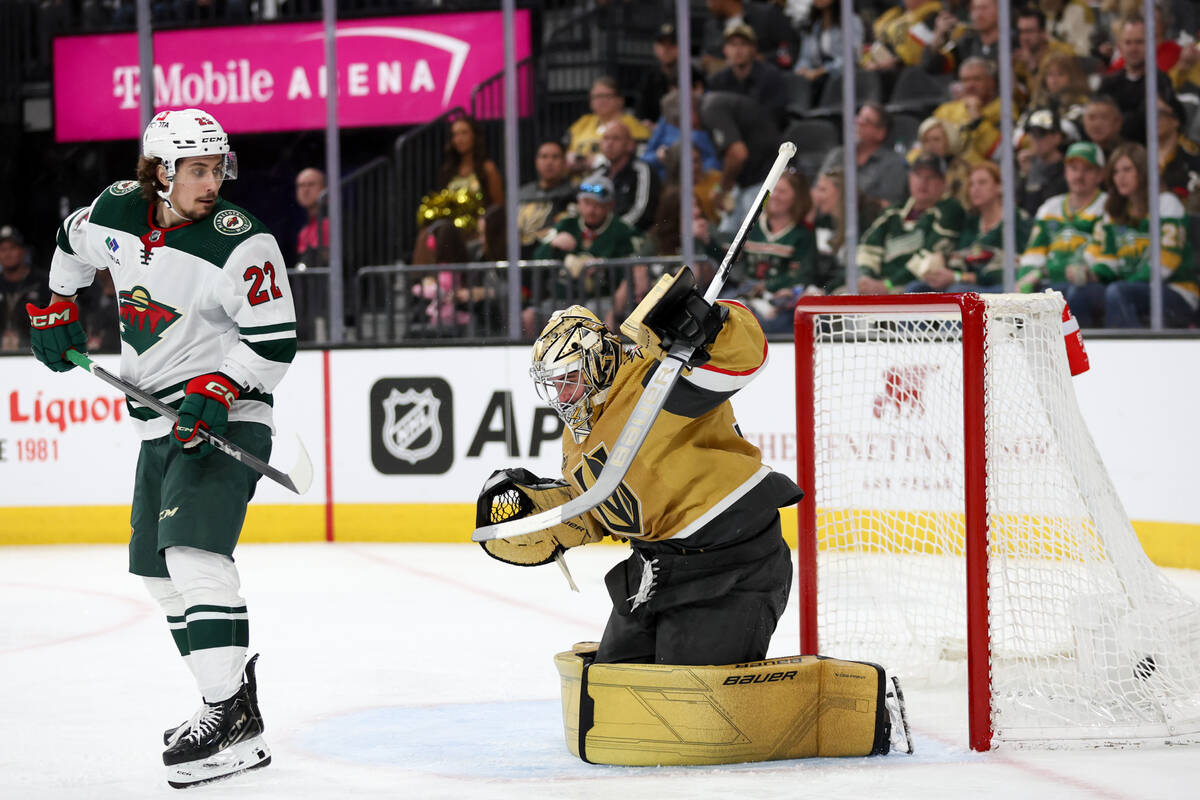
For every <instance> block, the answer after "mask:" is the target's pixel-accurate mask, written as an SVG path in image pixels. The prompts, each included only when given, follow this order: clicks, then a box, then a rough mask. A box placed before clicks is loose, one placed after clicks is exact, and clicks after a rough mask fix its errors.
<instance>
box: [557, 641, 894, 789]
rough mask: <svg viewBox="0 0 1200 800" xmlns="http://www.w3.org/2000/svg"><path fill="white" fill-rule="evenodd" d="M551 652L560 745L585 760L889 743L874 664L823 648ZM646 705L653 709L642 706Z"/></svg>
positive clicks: (779, 754) (724, 756) (692, 758)
mask: <svg viewBox="0 0 1200 800" xmlns="http://www.w3.org/2000/svg"><path fill="white" fill-rule="evenodd" d="M594 656H595V653H594V651H590V650H589V649H587V648H583V647H580V646H576V648H574V649H573V650H571V651H569V652H564V653H559V654H558V655H556V656H555V657H554V662H555V666H556V667H557V668H558V673H559V677H560V681H561V689H562V703H563V725H564V734H565V737H566V743H567V749H568V750H570V751H571V753H573V754H574V755H576V756H578V757H579V758H581V759H583V760H584V761H587V762H588V763H592V764H620V765H626V766H655V765H689V764H730V763H739V762H754V761H772V760H777V759H787V758H814V757H831V756H866V755H882V754H885V753H887V752H889V751H890V750H891V749H892V745H891V742H892V738H891V733H892V721H891V717H890V716H889V713H888V708H887V703H886V700H885V695H886V693H887V691H888V690H889V689H891V688H892V684H891V683H890V682H889V681H888V680H887V676H886V675H885V673H884V670H883V668H882V667H880V666H878V665H875V664H868V663H863V662H858V661H842V660H839V659H833V658H825V657H823V656H791V657H788V658H774V659H768V660H766V661H756V662H753V663H749V664H734V665H730V666H711V667H710V666H689V667H684V666H673V665H669V664H599V663H594ZM650 709H653V712H651V711H650Z"/></svg>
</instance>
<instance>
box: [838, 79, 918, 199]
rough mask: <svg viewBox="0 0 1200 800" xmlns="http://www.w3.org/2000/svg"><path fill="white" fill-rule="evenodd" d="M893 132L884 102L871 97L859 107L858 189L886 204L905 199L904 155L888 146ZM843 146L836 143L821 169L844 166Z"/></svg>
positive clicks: (905, 170) (855, 126)
mask: <svg viewBox="0 0 1200 800" xmlns="http://www.w3.org/2000/svg"><path fill="white" fill-rule="evenodd" d="M891 133H892V118H891V115H890V114H888V112H887V109H885V108H884V107H883V105H882V104H881V103H876V102H875V101H873V100H869V101H867V102H866V103H863V104H862V105H861V106H859V108H858V114H857V115H855V117H854V135H855V139H856V142H855V155H856V162H857V164H858V170H857V182H858V189H859V191H861V192H862V193H863V194H864V195H866V196H867V197H869V198H871V199H872V200H876V201H879V202H880V203H881V204H882V205H885V206H898V205H900V204H901V203H903V202H904V197H905V174H906V173H907V165H906V164H905V162H904V156H902V155H900V154H899V153H897V152H896V151H895V150H893V149H892V148H890V147H888V146H887V144H886V142H887V140H888V137H889V136H891ZM842 158H843V157H842V148H840V147H835V148H834V149H833V150H831V151H830V152H829V155H828V156H827V157H826V158H825V160H824V161H823V162H822V164H821V172H828V171H829V170H831V169H841V166H842Z"/></svg>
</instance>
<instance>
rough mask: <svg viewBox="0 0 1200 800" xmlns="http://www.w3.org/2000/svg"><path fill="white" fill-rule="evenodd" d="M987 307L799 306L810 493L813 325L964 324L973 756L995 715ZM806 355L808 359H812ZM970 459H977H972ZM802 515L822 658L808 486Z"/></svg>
mask: <svg viewBox="0 0 1200 800" xmlns="http://www.w3.org/2000/svg"><path fill="white" fill-rule="evenodd" d="M985 309H986V307H985V304H984V301H983V299H982V298H981V297H980V296H979V294H977V293H975V292H967V293H963V294H906V295H879V296H861V295H838V296H829V297H805V298H801V300H800V301H799V302H798V303H797V305H796V311H795V336H796V451H797V461H798V464H797V467H798V472H797V477H798V478H799V479H800V481H801V485H802V486H803V485H804V482H805V481H806V480H811V476H813V475H815V473H816V441H815V435H816V430H815V421H814V420H815V412H816V407H815V394H814V392H815V384H814V378H815V370H814V364H813V355H814V352H815V351H814V345H815V337H814V330H815V326H814V324H813V322H814V318H815V317H817V316H820V315H822V314H831V313H856V312H857V313H872V314H903V313H912V312H914V311H917V312H949V313H956V314H959V315H960V318H961V321H962V354H963V376H962V377H963V398H962V399H963V449H964V458H963V463H964V465H965V473H966V474H965V475H964V490H965V505H964V509H963V511H964V515H965V542H964V544H965V549H966V578H967V581H966V583H967V586H966V603H967V608H966V613H967V621H968V624H967V685H968V692H969V708H968V720H969V739H970V747H971V749H972V750H978V751H984V750H989V749H991V743H992V713H991V712H992V707H991V688H990V665H989V654H988V651H989V646H990V641H989V632H988V594H987V579H988V518H987V455H986V453H987V451H986V448H985V444H986V439H985V423H984V403H985V392H984V385H985V384H984V346H985V344H986V341H985V336H986V333H985V329H984V317H985ZM805 354H807V355H808V358H805ZM971 454H976V455H974V456H972V455H971ZM805 488H806V491H805V493H804V497H803V499H801V501H800V504H799V511H798V514H797V516H798V522H799V526H798V527H799V531H798V535H797V555H798V560H799V565H800V566H799V575H798V578H799V583H800V587H799V594H800V652H801V653H818V652H819V645H820V642H819V639H818V632H817V498H816V494H817V493H816V491H815V487H813V486H811V485H809V486H807V487H805Z"/></svg>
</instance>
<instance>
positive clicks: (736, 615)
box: [596, 508, 792, 665]
mask: <svg viewBox="0 0 1200 800" xmlns="http://www.w3.org/2000/svg"><path fill="white" fill-rule="evenodd" d="M759 516H760V517H761V520H760V521H757V523H758V524H757V526H756V527H757V529H758V533H757V535H754V536H751V537H750V538H748V539H745V540H743V541H740V542H738V543H736V544H733V545H730V546H728V547H723V548H720V549H717V550H704V551H700V552H687V551H685V552H682V553H680V552H678V551H666V550H664V549H656V548H646V547H635V549H634V552H633V554H632V555H630V557H629V558H628V559H626V560H625V561H623V562H621V563H620V564H618V565H617V566H616V567H614V568H613V569H612V570H610V571H609V573H608V575H607V576H605V583H606V584H607V585H608V591H609V596H610V598H611V599H612V601H613V610H612V613H611V614H610V615H609V618H608V624H607V626H606V627H605V629H604V635H603V637H602V638H601V640H600V646H599V648H598V650H597V652H596V661H598V662H603V663H618V662H619V663H657V664H680V665H698V664H737V663H744V662H747V661H758V660H761V659H763V658H765V657H766V654H767V645H768V644H770V641H771V635H772V634H773V633H774V632H775V624H776V623H777V622H778V621H779V617H780V615H781V614H782V613H783V610H784V607H785V606H786V604H787V598H788V592H789V590H790V589H791V585H792V559H791V554H790V552H789V551H788V546H787V543H786V542H785V541H784V539H783V535H782V532H781V529H780V524H779V512H778V510H776V509H775V508H770V509H768V510H766V511H762V512H759Z"/></svg>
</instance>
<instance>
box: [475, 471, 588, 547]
mask: <svg viewBox="0 0 1200 800" xmlns="http://www.w3.org/2000/svg"><path fill="white" fill-rule="evenodd" d="M571 497H572V493H571V487H570V486H568V485H567V483H566V482H564V481H555V480H545V479H542V478H539V477H538V476H536V475H534V474H533V473H532V472H530V471H529V470H527V469H523V468H517V469H498V470H496V471H495V472H493V473H492V474H491V477H489V478H488V479H487V481H486V482H485V483H484V484H483V491H481V492H480V493H479V500H478V501H477V503H476V506H475V527H477V528H481V527H483V526H484V525H494V524H495V523H498V522H505V521H507V520H510V519H520V518H522V517H528V516H530V515H531V514H536V513H538V512H541V511H546V510H548V509H551V508H556V507H558V506H560V505H562V504H563V503H565V502H567V501H568V500H570V499H571ZM603 538H604V533H603V531H601V530H600V529H599V528H598V527H597V526H596V525H595V524H594V523H593V522H592V521H591V516H590V515H588V514H584V515H583V516H580V517H575V518H573V519H568V520H563V521H562V522H560V523H558V524H557V525H553V526H551V527H549V528H546V529H545V530H541V531H537V532H536V533H526V534H522V535H520V536H513V537H510V538H508V539H492V540H491V541H488V542H480V543H479V544H480V546H481V547H483V550H484V552H486V553H487V554H488V555H489V556H491V557H492V558H495V559H498V560H500V561H504V562H505V563H508V564H516V565H517V566H520V567H536V566H538V565H540V564H546V563H549V562H550V561H553V560H554V557H555V556H556V555H557V554H559V553H561V552H563V551H564V550H566V549H567V548H570V547H578V546H579V545H581V544H588V543H590V542H598V541H600V540H601V539H603Z"/></svg>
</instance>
